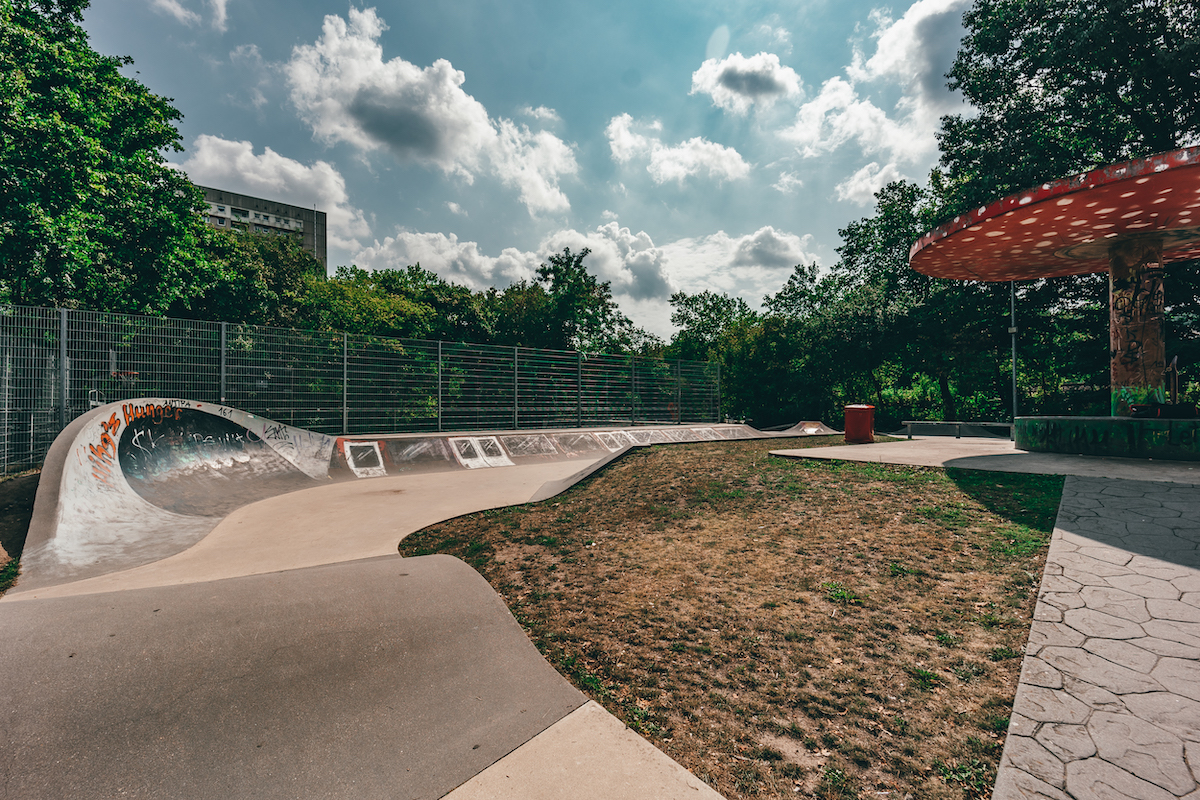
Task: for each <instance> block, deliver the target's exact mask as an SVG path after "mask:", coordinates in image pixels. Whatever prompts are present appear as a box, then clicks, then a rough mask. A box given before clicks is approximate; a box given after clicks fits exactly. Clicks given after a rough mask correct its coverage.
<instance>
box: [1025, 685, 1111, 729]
mask: <svg viewBox="0 0 1200 800" xmlns="http://www.w3.org/2000/svg"><path fill="white" fill-rule="evenodd" d="M1013 712H1014V713H1016V714H1020V715H1021V716H1023V717H1027V718H1029V719H1032V720H1035V721H1037V722H1074V723H1082V722H1086V721H1087V718H1088V717H1089V716H1091V714H1092V710H1091V709H1090V708H1088V707H1087V706H1086V705H1085V704H1083V703H1081V702H1079V701H1078V700H1076V699H1075V698H1074V697H1071V695H1069V694H1067V693H1066V692H1060V691H1056V690H1054V689H1044V688H1042V687H1041V686H1021V687H1019V688H1018V690H1017V697H1016V700H1015V701H1014V702H1013Z"/></svg>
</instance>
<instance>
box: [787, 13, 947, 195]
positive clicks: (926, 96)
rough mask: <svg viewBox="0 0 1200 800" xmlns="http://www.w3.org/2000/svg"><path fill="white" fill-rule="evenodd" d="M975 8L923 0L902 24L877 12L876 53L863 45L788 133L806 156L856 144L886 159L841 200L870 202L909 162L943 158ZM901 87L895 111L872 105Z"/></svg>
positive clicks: (851, 182)
mask: <svg viewBox="0 0 1200 800" xmlns="http://www.w3.org/2000/svg"><path fill="white" fill-rule="evenodd" d="M967 5H968V0H917V2H915V3H913V4H912V5H911V6H910V7H909V8H908V10H907V11H905V13H904V15H903V16H902V17H901V18H900V19H899V20H893V19H892V18H891V17H889V16H888V15H887V13H886V12H883V11H875V12H873V13H872V14H871V19H872V21H873V22H874V24H875V31H874V33H873V34H872V35H871V39H872V40H873V41H874V44H875V52H874V53H873V54H872V55H871V56H870V57H867V55H866V54H865V53H864V52H863V50H862V48H861V47H860V46H856V47H855V54H854V58H853V61H852V63H851V64H850V65H849V66H847V67H846V74H845V76H844V77H842V76H838V77H834V78H830V79H829V80H827V81H825V83H824V84H822V86H821V90H820V92H819V93H818V94H817V96H816V97H814V98H812V99H811V100H809V101H808V102H807V103H805V104H804V105H802V106H801V107H800V109H799V111H798V112H797V114H796V120H795V122H794V123H793V124H792V125H791V126H790V127H788V128H785V129H784V130H782V131H780V136H781V137H782V138H784V139H785V140H788V141H791V142H794V143H795V144H796V147H797V150H798V152H799V153H800V154H801V155H802V156H804V157H806V158H812V157H816V156H821V155H825V154H827V153H830V152H832V151H834V150H837V149H839V148H842V147H844V146H847V145H851V144H853V145H857V146H858V148H859V149H860V150H861V152H862V153H863V154H864V155H866V156H873V155H876V154H878V155H879V156H881V157H882V158H881V159H876V160H875V161H874V162H873V163H870V164H867V165H866V166H864V167H863V168H861V169H860V170H859V171H858V172H857V173H855V174H854V175H852V176H850V177H849V178H847V179H846V180H845V181H843V182H842V183H841V184H840V185H838V187H837V189H836V192H837V196H838V197H839V198H840V199H843V200H852V201H853V202H857V203H870V202H871V199H872V194H873V192H874V191H875V190H877V189H878V188H879V187H880V186H882V185H883V184H884V183H886V182H887V181H889V180H894V179H895V178H898V177H901V173H900V165H901V164H923V163H928V162H929V161H930V160H931V159H932V158H933V157H934V156H935V155H936V153H937V139H936V137H935V134H936V132H937V129H938V125H939V122H940V119H941V117H942V116H943V115H944V114H946V113H950V112H952V111H954V110H956V109H959V108H961V107H962V106H961V97H960V96H959V95H957V94H955V93H952V92H950V91H949V90H948V89H947V88H946V86H945V78H944V75H945V73H946V72H947V71H948V70H949V68H950V65H951V63H952V62H953V60H954V55H955V52H956V50H957V48H958V44H959V41H960V40H961V38H962V35H963V28H962V14H963V10H964V9H965V8H966V7H967ZM896 88H898V89H899V90H900V92H901V96H900V99H899V101H897V102H896V103H895V105H894V107H893V109H892V111H891V112H888V111H886V110H884V109H883V108H881V107H880V106H879V105H877V104H876V102H875V101H874V99H872V92H873V91H875V90H879V89H891V90H893V91H894V90H895V89H896ZM881 163H882V166H880V164H881Z"/></svg>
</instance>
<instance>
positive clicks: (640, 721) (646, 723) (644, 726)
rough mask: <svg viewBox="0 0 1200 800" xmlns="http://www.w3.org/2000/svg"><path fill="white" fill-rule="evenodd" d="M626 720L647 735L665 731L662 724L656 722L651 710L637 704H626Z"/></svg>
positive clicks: (632, 726)
mask: <svg viewBox="0 0 1200 800" xmlns="http://www.w3.org/2000/svg"><path fill="white" fill-rule="evenodd" d="M625 722H626V724H628V725H629V727H630V728H633V729H634V730H635V731H638V732H639V733H644V734H646V735H647V736H658V735H659V734H661V733H662V732H663V729H662V726H661V725H658V724H657V723H655V722H654V720H653V719H652V715H651V714H650V712H649V711H647V710H645V709H644V708H638V707H637V706H625Z"/></svg>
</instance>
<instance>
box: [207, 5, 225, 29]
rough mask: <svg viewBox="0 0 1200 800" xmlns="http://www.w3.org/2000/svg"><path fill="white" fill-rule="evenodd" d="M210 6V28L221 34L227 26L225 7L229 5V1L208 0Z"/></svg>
mask: <svg viewBox="0 0 1200 800" xmlns="http://www.w3.org/2000/svg"><path fill="white" fill-rule="evenodd" d="M208 2H209V5H211V6H212V15H213V16H212V26H213V27H214V28H216V29H217V30H219V31H221V32H222V33H224V32H225V30H226V28H228V26H229V12H228V9H227V8H226V6H228V5H229V0H208Z"/></svg>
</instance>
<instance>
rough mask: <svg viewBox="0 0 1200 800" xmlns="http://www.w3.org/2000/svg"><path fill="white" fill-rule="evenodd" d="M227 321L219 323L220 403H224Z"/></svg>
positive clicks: (227, 341)
mask: <svg viewBox="0 0 1200 800" xmlns="http://www.w3.org/2000/svg"><path fill="white" fill-rule="evenodd" d="M228 330H229V323H228V322H222V323H221V405H225V348H226V346H227V345H228V343H229V339H228Z"/></svg>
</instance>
